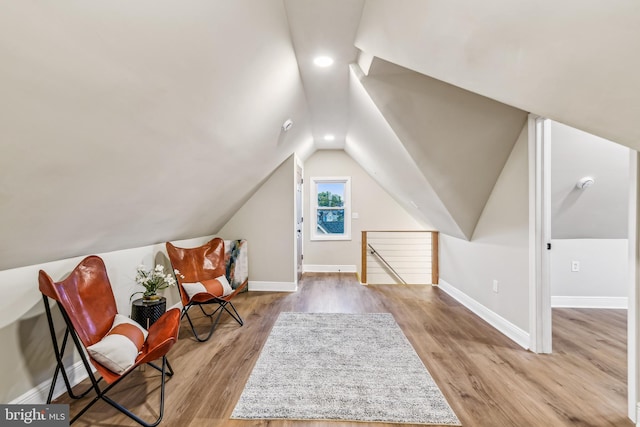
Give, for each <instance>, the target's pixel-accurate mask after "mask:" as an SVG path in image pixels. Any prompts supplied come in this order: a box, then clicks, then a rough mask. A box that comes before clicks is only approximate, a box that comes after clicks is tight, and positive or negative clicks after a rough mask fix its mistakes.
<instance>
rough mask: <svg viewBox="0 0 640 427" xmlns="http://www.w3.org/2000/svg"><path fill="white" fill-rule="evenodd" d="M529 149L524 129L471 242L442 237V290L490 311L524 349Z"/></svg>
mask: <svg viewBox="0 0 640 427" xmlns="http://www.w3.org/2000/svg"><path fill="white" fill-rule="evenodd" d="M527 143H528V136H527V126H526V125H525V127H524V128H523V130H522V132H521V133H520V136H519V138H518V140H517V142H516V144H515V145H514V148H513V151H512V152H511V155H510V156H509V159H508V160H507V163H506V164H505V167H504V169H503V170H502V173H501V174H500V177H499V178H498V181H497V182H496V185H495V187H494V189H493V192H492V193H491V196H490V197H489V200H488V202H487V205H486V206H485V208H484V211H483V212H482V215H481V217H480V220H479V222H478V226H477V227H476V229H475V232H474V234H473V238H472V239H471V240H470V241H465V240H462V239H457V238H453V237H451V236H447V235H441V236H440V279H441V280H440V284H441V287H442V288H443V289H445V290H446V291H448V292H449V291H451V292H453V293H455V294H457V295H458V296H460V297H463V298H468V301H470V302H472V303H473V304H474V305H476V306H477V307H478V308H479V309H481V310H483V311H485V312H486V310H489V311H490V312H491V313H489V314H490V315H491V316H493V317H494V319H497V320H498V321H499V322H502V323H503V326H505V325H506V326H507V327H508V328H511V329H513V330H515V331H516V335H518V337H516V339H517V340H519V342H520V343H521V344H523V343H524V342H525V341H527V339H526V335H527V332H526V331H528V330H529V317H528V316H529V276H528V271H529V251H528V245H529V231H528V230H529V211H528V206H529V193H528V192H529V184H528V152H527V150H528V145H527ZM494 280H497V281H498V292H497V293H495V292H493V281H494ZM495 315H497V316H495ZM505 322H506V323H505ZM497 326H500V325H497ZM512 327H515V328H512ZM502 330H503V332H504V329H502Z"/></svg>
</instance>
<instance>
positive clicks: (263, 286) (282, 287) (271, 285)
mask: <svg viewBox="0 0 640 427" xmlns="http://www.w3.org/2000/svg"><path fill="white" fill-rule="evenodd" d="M297 290H298V285H296V283H295V282H262V281H251V280H249V292H253V291H259V292H295V291H297Z"/></svg>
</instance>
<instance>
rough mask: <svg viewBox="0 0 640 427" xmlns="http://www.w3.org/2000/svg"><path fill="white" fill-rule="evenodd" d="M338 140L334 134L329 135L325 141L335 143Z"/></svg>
mask: <svg viewBox="0 0 640 427" xmlns="http://www.w3.org/2000/svg"><path fill="white" fill-rule="evenodd" d="M335 139H336V136H335V135H334V134H332V133H328V134H326V135H325V136H324V140H325V141H333V140H335Z"/></svg>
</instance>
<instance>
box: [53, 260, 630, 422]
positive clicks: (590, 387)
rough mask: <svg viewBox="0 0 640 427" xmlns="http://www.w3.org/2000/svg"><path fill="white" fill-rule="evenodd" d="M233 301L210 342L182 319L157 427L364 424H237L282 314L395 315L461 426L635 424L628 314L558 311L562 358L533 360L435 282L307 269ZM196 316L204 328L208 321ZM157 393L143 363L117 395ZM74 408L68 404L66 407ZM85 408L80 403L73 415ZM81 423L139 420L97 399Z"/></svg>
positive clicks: (133, 397)
mask: <svg viewBox="0 0 640 427" xmlns="http://www.w3.org/2000/svg"><path fill="white" fill-rule="evenodd" d="M234 303H235V305H236V307H237V309H238V311H239V312H240V313H241V315H242V316H243V318H244V321H245V325H244V326H242V327H240V326H239V325H238V324H237V323H235V322H234V321H233V320H232V319H230V318H229V317H226V318H225V320H224V321H223V324H222V325H221V326H220V327H219V329H218V330H217V331H216V332H215V333H214V335H213V337H212V338H211V339H210V340H209V341H208V342H206V343H197V342H196V341H195V340H194V339H193V338H192V335H191V331H190V329H189V328H188V325H187V322H186V320H184V321H183V323H182V328H181V331H180V340H179V341H178V343H177V344H176V345H175V346H174V347H173V349H172V350H171V352H170V353H169V359H170V362H171V364H172V366H173V368H174V370H175V372H176V374H175V375H174V376H173V377H172V378H170V379H169V380H168V382H167V388H166V392H167V397H166V408H165V416H164V420H163V422H162V423H161V426H172V427H173V426H180V427H183V426H185V427H196V426H198V427H200V426H202V427H204V426H207V427H214V426H229V427H265V426H269V427H321V426H322V427H337V426H340V427H342V426H344V427H362V426H364V425H365V423H346V422H329V421H274V420H272V421H260V420H253V421H239V420H229V416H230V415H231V412H232V411H233V408H234V406H235V404H236V402H237V400H238V398H239V397H240V394H241V393H242V390H243V387H244V384H245V382H246V380H247V379H248V377H249V374H250V373H251V369H252V368H253V365H254V364H255V362H256V360H257V358H258V355H259V353H260V349H261V348H262V345H263V344H264V342H265V340H266V339H267V337H268V335H269V331H270V330H271V327H272V326H273V323H274V322H275V320H276V318H277V316H278V314H279V313H280V312H282V311H297V312H344V313H361V312H390V313H392V314H393V315H394V317H395V319H396V321H397V322H398V324H399V325H400V327H401V328H402V330H403V331H404V333H405V335H406V336H407V338H408V339H409V340H410V341H411V343H412V344H413V346H414V348H415V350H416V352H417V353H418V354H419V355H420V357H421V358H422V360H423V362H424V364H425V366H426V367H427V368H428V370H429V371H430V373H431V375H432V376H433V377H434V379H435V381H436V383H437V384H438V386H439V387H440V389H441V390H442V392H443V394H444V395H445V396H446V398H447V400H448V401H449V403H450V405H451V407H452V408H453V410H454V411H455V412H456V414H457V415H458V418H459V419H460V421H461V422H462V425H463V426H465V427H473V426H486V427H499V426H508V427H529V426H531V427H533V426H544V427H549V426H553V427H556V426H616V427H627V426H629V427H631V426H632V425H633V424H632V423H631V421H630V420H629V419H628V418H627V416H626V412H627V410H626V345H625V343H626V311H625V310H584V309H580V310H578V309H562V310H554V317H553V322H554V337H553V339H554V354H552V355H536V354H533V353H531V352H528V351H526V350H524V349H522V348H521V347H519V346H518V345H516V344H514V343H513V342H511V341H510V340H509V339H507V338H506V337H504V336H503V335H502V334H500V333H499V332H497V331H496V330H494V329H493V328H492V327H490V326H488V325H487V324H486V323H485V322H483V321H482V320H480V319H479V318H478V317H477V316H475V315H474V314H472V313H471V312H470V311H468V310H467V309H466V308H464V307H463V306H461V305H460V304H459V303H457V302H456V301H455V300H453V299H452V298H451V297H449V296H448V295H447V294H445V293H444V292H442V291H441V290H440V289H438V288H435V287H431V286H403V285H389V286H381V285H377V286H368V287H367V286H362V285H360V284H358V282H357V280H356V277H355V275H352V274H345V273H341V274H338V273H336V274H306V275H305V277H304V279H303V281H302V283H301V284H300V289H299V291H298V292H296V293H272V292H249V293H245V294H241V295H239V296H238V297H236V298H235V299H234ZM194 312H195V311H194ZM200 320H201V322H202V323H201V324H202V325H205V322H206V321H208V320H207V319H206V318H201V319H200ZM145 377H147V378H146V379H147V380H146V381H145ZM79 388H81V386H78V387H77V388H76V389H79ZM158 390H159V379H158V373H157V371H155V370H153V369H150V368H148V367H147V368H142V369H139V370H138V371H136V372H134V373H132V374H131V375H130V376H129V377H128V378H126V379H125V380H124V381H123V382H122V383H121V384H119V385H118V386H116V388H115V389H114V390H112V391H111V392H110V396H111V397H112V398H114V399H116V400H118V401H120V402H121V403H123V404H124V405H125V406H128V407H130V408H131V409H133V410H134V412H137V413H139V414H140V415H141V416H142V417H143V418H144V417H145V416H146V418H147V419H151V418H152V416H155V414H156V412H155V411H156V410H157V409H156V408H157V401H158V395H159V393H158ZM269 398H270V397H269V396H265V399H269ZM85 399H86V398H85ZM70 402H71V400H70V399H69V398H66V397H62V398H61V399H59V401H58V403H70ZM81 406H83V405H82V402H72V406H71V413H72V414H74V413H75V412H77V411H78V410H79V408H80V407H81ZM74 425H78V426H134V425H137V424H135V423H134V422H133V421H131V420H130V419H129V418H127V417H125V416H123V415H121V414H120V413H119V412H117V411H116V410H115V409H113V408H111V407H110V406H108V405H107V404H105V403H104V402H98V403H96V404H95V405H94V406H93V407H92V408H91V409H90V410H89V411H88V412H87V413H85V414H84V415H83V416H82V417H81V418H80V419H79V420H78V421H77V422H76V423H75V424H74ZM372 425H374V426H378V427H385V426H387V427H391V426H396V427H398V426H400V425H398V424H382V423H375V424H372ZM404 426H407V425H406V424H405V425H404Z"/></svg>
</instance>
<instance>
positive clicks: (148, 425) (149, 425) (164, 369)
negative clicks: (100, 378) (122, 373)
mask: <svg viewBox="0 0 640 427" xmlns="http://www.w3.org/2000/svg"><path fill="white" fill-rule="evenodd" d="M167 364H168V362H167V357H166V356H162V368H161V369H159V370H160V372H162V379H161V383H160V414H159V415H158V418H157V419H156V420H155V421H153V422H151V423H148V422H146V421H144V420H143V419H141V418H140V417H138V416H137V415H136V414H134V413H133V412H131V411H130V410H128V409H127V408H125V407H124V406H122V405H121V404H119V403H118V402H116V401H114V400H113V399H111V398H110V397H109V396H106V395H105V394H104V393H106V392H107V390H109V389H110V388H111V387H112V386H113V385H115V384H116V383H118V382H120V380H118V381H116V382H115V383H113V384H111V385H110V386H109V387H108V388H107V389H105V391H104V392H102V396H101V398H102V400H104V401H105V402H107V403H108V404H109V405H111V406H113V407H114V408H116V409H117V410H119V411H120V412H122V413H123V414H125V415H126V416H128V417H129V418H131V419H132V420H134V421H135V422H137V423H138V424H140V425H142V426H144V427H155V426H157V425H158V424H160V422H161V421H162V417H163V416H164V388H165V387H164V386H165V383H166V376H167V375H169V373H168V372H167ZM149 365H151V366H153V367H154V368H156V369H158V368H157V367H156V366H155V365H153V364H151V363H149ZM171 375H173V370H172V372H171ZM169 376H170V375H169ZM121 379H122V378H121Z"/></svg>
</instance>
